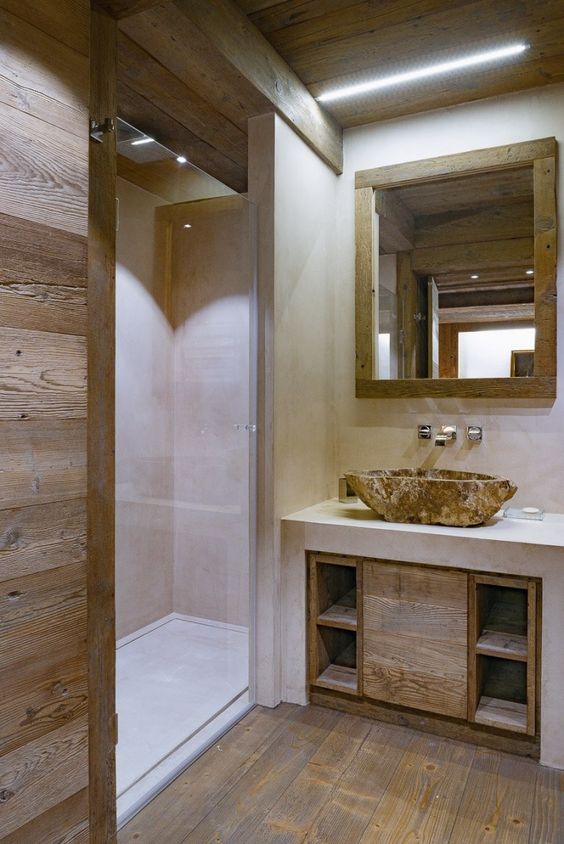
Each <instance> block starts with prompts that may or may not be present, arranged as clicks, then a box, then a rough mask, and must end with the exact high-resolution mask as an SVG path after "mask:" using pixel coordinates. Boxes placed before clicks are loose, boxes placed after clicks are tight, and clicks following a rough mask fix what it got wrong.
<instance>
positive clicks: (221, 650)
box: [116, 615, 249, 816]
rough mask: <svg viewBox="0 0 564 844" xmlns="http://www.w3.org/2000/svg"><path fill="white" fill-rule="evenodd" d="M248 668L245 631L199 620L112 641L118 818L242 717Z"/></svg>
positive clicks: (174, 621)
mask: <svg viewBox="0 0 564 844" xmlns="http://www.w3.org/2000/svg"><path fill="white" fill-rule="evenodd" d="M248 669H249V639H248V633H247V631H246V630H243V629H241V628H234V627H229V626H217V625H215V624H213V623H212V624H206V623H205V621H204V620H202V621H201V622H200V621H193V620H190V619H189V618H183V617H182V616H178V615H174V616H169V617H167V618H164V619H161V621H160V622H157V623H156V624H153V625H150V626H149V627H148V628H144V629H143V630H140V631H138V632H137V633H135V634H132V636H127V637H126V638H125V639H123V640H122V641H121V642H120V643H118V650H117V666H116V696H117V711H118V716H119V741H118V746H117V792H118V816H123V815H124V814H131V811H130V810H131V807H132V806H133V804H137V803H138V802H139V799H140V797H141V795H142V794H143V793H145V792H147V790H148V789H149V790H152V791H153V792H154V791H155V786H156V784H157V783H158V782H160V781H162V780H163V779H165V778H166V777H167V775H170V772H171V771H172V770H173V769H176V768H178V766H179V763H180V762H181V760H182V758H184V759H187V758H188V757H191V756H193V755H194V754H195V753H196V752H197V751H198V750H199V749H203V746H205V744H207V743H208V742H209V741H210V740H211V739H212V738H213V735H214V734H215V733H217V731H218V730H219V729H220V728H221V726H222V724H223V723H224V722H225V723H227V722H228V721H229V722H230V721H232V720H233V718H235V717H236V716H237V714H238V713H240V714H242V713H243V712H244V711H246V709H247V708H248V706H249V697H248V685H249V676H248ZM216 716H217V717H216ZM202 728H204V729H202ZM194 734H197V735H196V736H195V735H194ZM120 804H121V805H120Z"/></svg>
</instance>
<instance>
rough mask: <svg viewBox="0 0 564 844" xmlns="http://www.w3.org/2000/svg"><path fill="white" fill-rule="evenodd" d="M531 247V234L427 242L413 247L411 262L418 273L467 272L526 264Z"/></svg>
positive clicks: (529, 256) (528, 263)
mask: <svg viewBox="0 0 564 844" xmlns="http://www.w3.org/2000/svg"><path fill="white" fill-rule="evenodd" d="M533 251H534V250H533V238H532V237H515V238H512V239H510V240H490V241H485V242H482V243H456V244H453V245H450V246H428V247H423V248H421V249H414V250H413V252H412V253H411V266H412V269H413V271H414V272H417V273H421V274H422V275H434V274H435V273H447V272H461V271H466V272H467V273H468V274H470V273H473V272H479V271H480V270H494V269H496V268H498V267H508V266H509V267H516V266H526V265H529V266H530V265H531V264H532V261H533Z"/></svg>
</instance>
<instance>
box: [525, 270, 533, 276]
mask: <svg viewBox="0 0 564 844" xmlns="http://www.w3.org/2000/svg"><path fill="white" fill-rule="evenodd" d="M534 272H535V271H534V270H527V275H534Z"/></svg>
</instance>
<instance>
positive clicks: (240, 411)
mask: <svg viewBox="0 0 564 844" xmlns="http://www.w3.org/2000/svg"><path fill="white" fill-rule="evenodd" d="M250 213H251V211H250V209H249V203H248V202H247V201H246V200H245V199H244V198H242V197H240V196H225V197H219V198H215V199H208V200H205V201H201V202H186V203H181V204H178V205H174V206H170V209H169V210H167V218H168V217H169V215H170V221H171V224H172V247H171V254H172V262H171V278H172V314H173V317H172V321H173V326H174V420H175V421H174V512H175V518H174V529H175V537H174V589H173V608H174V611H175V612H181V613H185V614H187V615H192V616H198V617H201V618H207V619H211V620H214V621H220V622H226V623H228V624H235V625H240V626H244V627H246V626H248V624H249V595H250V583H249V578H250V526H249V477H250V475H249V455H250V439H249V433H248V432H247V431H246V430H244V426H245V425H246V424H248V423H249V422H250V421H251V420H250V419H249V401H250V394H249V389H250V369H249V367H250V353H251V348H250V293H251V285H252V282H253V273H254V256H253V252H252V248H251V242H250ZM185 224H189V225H190V226H191V228H189V229H184V225H185ZM236 425H241V426H243V428H240V429H237V428H236V427H235V426H236Z"/></svg>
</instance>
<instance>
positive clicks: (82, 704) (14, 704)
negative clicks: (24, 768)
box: [0, 653, 88, 755]
mask: <svg viewBox="0 0 564 844" xmlns="http://www.w3.org/2000/svg"><path fill="white" fill-rule="evenodd" d="M87 685H88V684H87V675H86V653H82V654H80V655H79V656H75V655H73V654H71V655H70V656H67V655H61V656H60V657H59V659H58V660H56V659H55V660H52V659H49V660H43V661H41V660H38V661H33V662H31V661H30V663H29V664H28V665H26V666H24V667H23V669H22V668H19V669H18V670H17V671H14V672H12V673H11V674H10V675H8V676H5V672H3V675H2V691H3V697H2V699H1V700H0V755H3V754H4V753H9V752H10V751H11V750H15V749H16V748H17V747H21V745H22V744H25V743H26V742H28V741H33V740H34V739H36V738H38V737H39V736H42V735H44V734H45V733H48V732H49V731H51V730H54V729H57V728H58V727H61V726H63V724H66V723H67V722H68V721H71V720H72V719H74V718H78V717H79V716H81V715H85V714H86V711H87V705H88V700H87Z"/></svg>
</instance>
